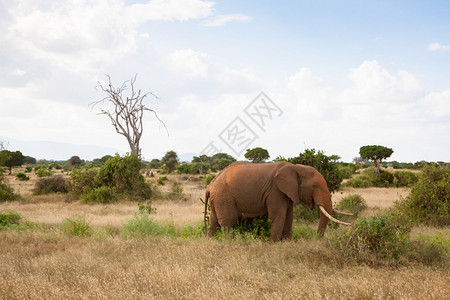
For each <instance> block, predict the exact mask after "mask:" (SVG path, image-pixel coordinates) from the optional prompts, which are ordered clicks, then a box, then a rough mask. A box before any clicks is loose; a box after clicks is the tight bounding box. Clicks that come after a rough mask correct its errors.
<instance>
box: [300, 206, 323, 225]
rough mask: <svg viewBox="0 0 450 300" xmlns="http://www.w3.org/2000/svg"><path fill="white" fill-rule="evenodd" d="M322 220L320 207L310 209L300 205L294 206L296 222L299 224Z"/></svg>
mask: <svg viewBox="0 0 450 300" xmlns="http://www.w3.org/2000/svg"><path fill="white" fill-rule="evenodd" d="M319 218H320V211H319V208H318V207H316V206H315V207H314V208H313V209H309V207H307V206H305V205H303V204H299V205H295V206H294V220H296V221H297V222H306V223H311V222H315V221H317V220H318V219H319Z"/></svg>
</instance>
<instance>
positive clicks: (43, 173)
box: [36, 167, 53, 177]
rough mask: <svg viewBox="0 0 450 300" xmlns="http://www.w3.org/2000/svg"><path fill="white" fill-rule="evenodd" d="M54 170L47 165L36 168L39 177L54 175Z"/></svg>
mask: <svg viewBox="0 0 450 300" xmlns="http://www.w3.org/2000/svg"><path fill="white" fill-rule="evenodd" d="M52 175H53V172H52V171H50V170H49V169H47V168H45V167H40V168H38V169H37V170H36V176H37V177H46V176H52Z"/></svg>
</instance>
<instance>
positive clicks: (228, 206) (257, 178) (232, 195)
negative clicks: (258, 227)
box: [204, 162, 352, 242]
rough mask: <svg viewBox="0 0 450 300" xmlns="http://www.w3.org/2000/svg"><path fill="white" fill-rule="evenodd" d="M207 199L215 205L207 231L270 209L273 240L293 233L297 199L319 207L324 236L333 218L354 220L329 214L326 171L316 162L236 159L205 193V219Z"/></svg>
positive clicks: (334, 210)
mask: <svg viewBox="0 0 450 300" xmlns="http://www.w3.org/2000/svg"><path fill="white" fill-rule="evenodd" d="M208 201H209V202H210V205H211V215H210V219H209V221H210V227H209V231H208V236H209V237H212V236H214V234H215V233H216V231H217V229H219V228H220V227H222V228H224V229H229V228H231V227H233V226H234V225H235V224H236V222H237V220H238V219H239V217H241V216H244V217H245V218H254V217H257V216H263V215H265V214H268V216H269V219H270V222H271V227H270V240H271V241H273V242H276V241H280V240H281V239H290V238H291V237H292V222H293V218H294V217H293V205H294V204H299V203H300V202H302V203H303V204H304V205H307V206H309V208H310V209H312V208H313V207H314V206H315V205H317V206H318V207H319V209H320V212H321V213H320V220H319V227H318V234H319V235H320V236H323V235H324V233H325V229H326V227H327V224H328V222H329V220H332V221H334V222H336V223H339V224H344V225H351V224H349V223H346V222H342V221H339V220H337V219H335V218H334V217H332V216H331V214H332V212H336V213H338V214H342V215H352V214H350V213H344V212H340V211H338V210H336V209H333V207H332V202H331V194H330V192H329V190H328V187H327V183H326V181H325V179H324V178H323V176H322V175H321V174H320V173H319V172H318V171H317V170H316V169H314V168H313V167H310V166H306V165H300V164H292V163H289V162H272V163H250V162H237V163H233V164H231V165H229V166H228V167H226V168H225V169H223V170H222V171H221V172H220V173H219V174H218V175H217V176H216V177H215V178H214V179H213V180H212V181H211V183H210V184H209V186H208V187H207V189H206V194H205V211H204V223H205V228H206V225H207V222H206V214H207V207H208Z"/></svg>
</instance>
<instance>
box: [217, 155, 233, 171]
mask: <svg viewBox="0 0 450 300" xmlns="http://www.w3.org/2000/svg"><path fill="white" fill-rule="evenodd" d="M235 161H236V159H235V158H234V157H233V156H231V155H229V154H227V153H216V154H214V155H213V156H212V157H211V169H212V170H213V171H214V170H216V171H220V170H223V169H225V168H226V167H227V166H229V165H231V164H232V163H234V162H235Z"/></svg>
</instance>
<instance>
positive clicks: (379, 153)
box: [359, 145, 394, 176]
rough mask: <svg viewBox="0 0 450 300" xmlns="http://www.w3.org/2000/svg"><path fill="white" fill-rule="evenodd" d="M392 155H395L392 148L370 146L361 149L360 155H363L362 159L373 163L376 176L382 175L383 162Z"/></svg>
mask: <svg viewBox="0 0 450 300" xmlns="http://www.w3.org/2000/svg"><path fill="white" fill-rule="evenodd" d="M392 153H394V150H392V149H391V148H387V147H384V146H379V145H368V146H362V147H361V148H359V155H361V158H365V159H369V160H372V161H373V164H374V166H375V175H376V176H378V175H379V174H380V165H381V161H382V160H383V159H385V158H388V157H390V156H391V155H392Z"/></svg>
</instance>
